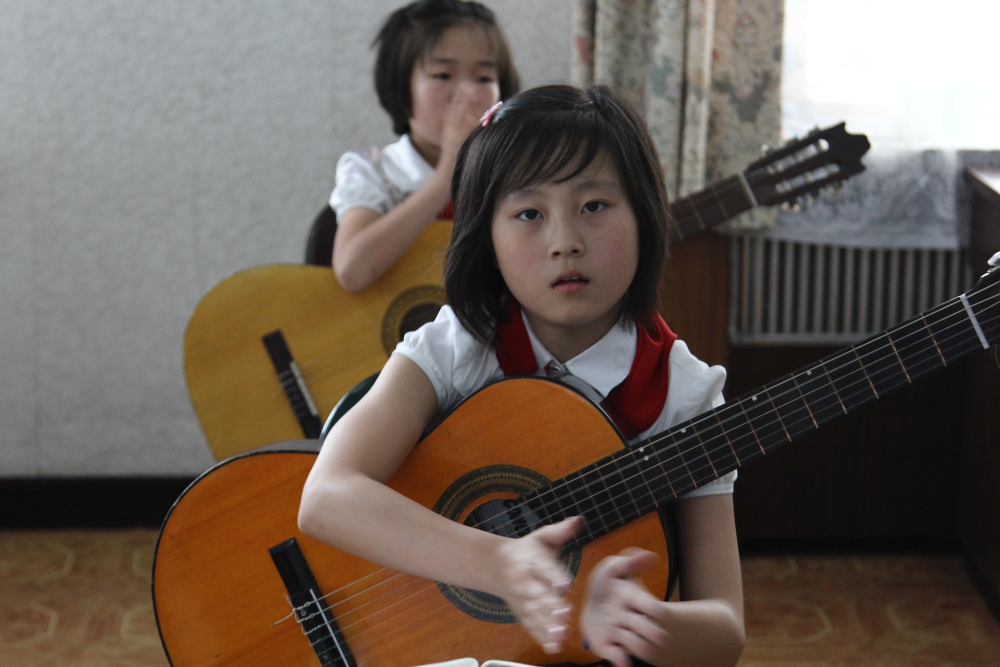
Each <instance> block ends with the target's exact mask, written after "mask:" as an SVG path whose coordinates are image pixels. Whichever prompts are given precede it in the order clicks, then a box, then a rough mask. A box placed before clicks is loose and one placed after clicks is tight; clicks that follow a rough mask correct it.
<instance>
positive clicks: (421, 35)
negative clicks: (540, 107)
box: [372, 0, 520, 135]
mask: <svg viewBox="0 0 1000 667" xmlns="http://www.w3.org/2000/svg"><path fill="white" fill-rule="evenodd" d="M456 25H471V26H477V27H479V28H481V29H482V30H483V32H484V33H485V35H486V38H487V39H488V40H489V42H490V46H491V47H492V49H493V52H494V55H495V57H496V63H497V83H498V84H499V85H500V99H502V100H505V99H507V98H508V97H510V96H511V95H514V94H515V93H516V92H517V91H518V88H519V87H520V80H519V79H518V76H517V70H516V69H515V68H514V61H513V59H512V58H511V56H510V47H509V46H508V45H507V39H506V38H505V37H504V34H503V32H502V31H501V30H500V26H499V25H498V24H497V20H496V16H494V14H493V12H492V11H491V10H490V9H489V8H487V7H484V6H483V5H481V4H479V3H478V2H471V1H463V0H418V1H417V2H412V3H410V4H408V5H406V6H405V7H400V8H399V9H397V10H396V11H394V12H393V13H392V14H390V15H389V18H387V19H386V21H385V23H383V24H382V29H381V30H379V32H378V35H377V36H376V37H375V41H373V42H372V46H373V47H377V49H378V52H377V55H376V57H375V92H377V93H378V99H379V102H380V103H381V104H382V108H383V109H385V110H386V111H387V112H388V113H389V115H390V116H391V117H392V130H393V132H395V133H396V134H400V135H402V134H406V133H407V132H409V131H410V117H411V116H412V115H413V98H412V96H411V94H410V80H411V76H412V75H413V68H414V67H415V66H416V64H417V61H418V60H420V59H422V58H423V57H424V56H425V55H427V52H428V51H430V50H431V49H432V48H434V45H435V44H437V41H438V39H440V38H441V35H442V34H443V33H444V31H445V30H447V29H448V28H451V27H452V26H456Z"/></svg>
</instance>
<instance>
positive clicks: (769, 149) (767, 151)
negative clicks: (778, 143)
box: [760, 144, 774, 155]
mask: <svg viewBox="0 0 1000 667" xmlns="http://www.w3.org/2000/svg"><path fill="white" fill-rule="evenodd" d="M772 152H774V147H773V146H770V145H768V144H764V145H763V146H761V147H760V154H761V155H770V154H771V153H772Z"/></svg>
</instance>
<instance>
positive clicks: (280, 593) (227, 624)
mask: <svg viewBox="0 0 1000 667" xmlns="http://www.w3.org/2000/svg"><path fill="white" fill-rule="evenodd" d="M990 264H991V266H993V267H994V268H993V269H992V270H991V271H990V272H989V273H987V274H986V275H985V276H983V278H982V279H981V280H980V281H979V282H978V283H977V284H976V286H975V287H973V288H972V289H971V290H969V291H968V292H966V293H965V294H961V295H959V296H957V297H954V298H952V299H950V300H948V301H946V302H945V303H943V304H941V305H939V306H937V307H935V308H932V309H931V310H929V311H927V312H925V313H923V314H921V315H918V316H916V317H914V318H911V319H909V320H907V321H906V322H903V323H902V324H899V325H897V326H894V327H892V328H891V329H889V330H887V331H885V332H883V333H881V334H878V335H875V336H873V337H871V338H868V339H867V340H865V341H862V342H861V343H858V344H857V345H853V346H849V347H846V348H844V349H843V350H840V351H838V352H835V353H833V354H831V355H829V356H827V357H825V358H823V359H821V360H819V361H817V362H814V363H812V364H810V365H808V366H806V367H804V368H801V369H799V370H798V371H795V372H793V373H791V374H789V375H786V376H784V377H782V378H779V379H777V380H775V381H773V382H770V383H768V384H766V385H764V386H763V387H760V388H759V389H757V390H755V391H752V392H750V393H747V394H744V395H743V396H740V397H738V398H736V399H733V400H730V401H729V402H727V403H725V404H724V405H722V406H720V407H718V408H715V409H712V410H709V411H708V412H705V413H703V414H701V415H699V416H697V417H695V418H693V419H690V420H688V421H686V422H683V423H681V424H678V425H676V426H674V427H673V428H670V429H668V430H667V431H664V432H663V433H660V434H657V435H655V436H652V437H650V438H648V439H646V440H644V441H642V442H639V443H637V444H635V445H633V446H631V447H628V446H626V445H625V444H624V440H623V438H622V437H621V435H620V434H619V433H618V431H617V430H616V429H615V428H614V426H612V425H611V422H610V420H609V419H608V418H607V417H606V416H605V415H604V413H603V412H601V411H600V409H599V408H598V407H597V406H595V405H594V404H592V403H590V402H589V401H588V400H587V399H586V398H584V397H583V396H581V395H579V394H577V393H575V392H574V391H573V390H572V389H570V388H568V387H566V386H564V385H561V384H557V383H554V382H552V381H547V380H545V379H541V378H514V379H507V380H502V381H500V382H497V383H495V384H492V385H489V386H487V387H485V388H483V389H481V390H480V391H479V392H477V393H475V394H473V395H472V396H470V397H469V398H467V399H466V400H465V401H464V402H463V403H461V404H460V405H459V406H458V407H457V408H456V409H455V410H454V411H453V412H452V413H450V414H449V415H448V416H446V417H445V418H444V420H443V421H441V422H440V423H439V424H438V426H437V427H436V428H434V429H433V430H432V431H430V432H429V433H428V434H427V435H426V436H425V437H424V438H423V439H422V440H421V442H420V443H419V444H418V445H417V446H416V447H415V448H414V450H413V452H412V453H411V454H410V456H409V457H408V458H407V460H406V461H405V462H404V464H403V465H402V467H401V468H400V469H399V470H398V471H397V473H396V474H395V475H394V476H393V478H392V479H391V480H390V481H389V482H388V485H389V486H390V487H391V488H393V489H395V490H397V491H399V492H401V493H403V494H404V495H406V496H407V497H409V498H411V499H412V500H414V501H416V502H418V503H420V504H422V505H424V506H425V507H428V508H430V509H432V510H434V511H436V512H438V513H439V514H442V515H444V516H447V517H449V518H451V519H453V520H455V521H461V522H464V523H466V524H468V525H474V526H477V527H480V528H483V529H487V530H491V531H494V532H497V533H499V534H514V533H520V532H521V531H523V530H524V528H525V526H524V525H522V524H521V523H519V522H518V520H519V519H521V518H523V519H524V520H525V522H526V524H527V529H528V530H529V531H530V530H534V529H535V528H538V527H540V526H542V525H548V524H552V523H556V522H558V521H560V520H562V519H564V518H567V517H569V516H574V515H583V516H584V517H585V518H586V526H585V529H584V530H583V531H582V533H581V534H580V535H578V536H577V537H576V538H574V539H573V540H572V541H571V542H569V543H568V544H567V545H566V547H565V550H564V553H565V556H566V558H567V561H568V562H567V564H568V567H569V569H570V571H571V572H572V573H573V574H574V575H575V576H576V577H577V578H581V577H583V578H585V577H587V576H588V575H589V572H590V570H591V569H592V568H593V567H594V566H595V565H596V564H597V563H598V562H599V561H600V560H601V559H602V558H603V557H605V556H607V555H610V554H613V553H617V552H618V551H620V550H621V548H623V547H624V546H638V547H641V548H644V549H647V550H650V551H654V552H656V553H659V554H660V555H661V556H662V557H663V558H662V559H661V566H660V567H658V568H657V569H655V570H654V571H652V572H650V573H648V574H646V575H643V576H642V579H643V582H644V583H645V585H646V586H647V588H648V589H649V590H650V591H651V592H652V593H654V594H657V595H660V596H664V595H665V594H666V592H667V590H668V582H669V580H670V577H671V576H672V575H673V573H674V568H673V566H672V564H671V560H670V557H671V555H672V553H673V552H672V549H671V547H670V545H669V542H668V539H667V535H666V531H665V530H664V528H663V526H662V524H661V522H660V520H659V513H658V512H657V511H656V510H659V509H661V508H663V507H665V506H667V505H669V504H670V503H672V502H673V501H674V500H676V499H677V498H678V497H680V496H682V495H683V494H684V493H686V492H687V491H689V490H691V489H693V488H697V487H699V486H703V485H704V484H706V483H708V482H710V481H712V480H713V479H716V478H717V477H719V476H721V475H724V474H726V473H728V472H730V471H731V470H734V469H736V468H739V467H742V466H745V465H746V464H747V463H750V462H751V461H753V460H755V459H758V458H760V457H761V456H763V455H765V454H769V453H770V452H771V451H773V450H775V449H776V448H779V447H781V446H782V445H785V444H787V443H789V442H791V441H793V440H795V439H797V438H799V437H801V436H803V435H805V434H807V433H810V432H812V431H814V430H816V429H818V428H820V427H822V426H824V425H826V424H828V423H830V422H832V421H833V420H835V419H837V418H839V417H841V416H844V415H847V414H850V413H852V412H853V411H855V410H857V409H859V408H861V407H862V406H865V405H868V404H869V403H872V402H874V401H875V400H877V399H879V398H881V397H883V396H884V395H886V394H887V393H889V392H891V391H893V390H895V389H898V388H901V387H904V386H906V385H908V384H910V383H912V382H915V381H917V380H919V379H921V378H923V377H924V376H925V375H927V374H929V373H931V372H932V371H934V370H937V369H939V368H943V367H945V366H948V365H950V364H952V363H954V362H955V361H957V360H959V359H961V358H962V357H964V356H965V355H967V354H969V353H971V352H972V351H974V350H976V349H979V348H988V347H990V346H991V345H994V344H996V343H997V341H998V340H1000V270H997V269H996V268H995V267H997V266H998V265H1000V253H998V254H997V255H995V256H994V258H993V259H992V260H991V262H990ZM318 446H319V443H318V442H316V441H299V442H292V443H283V444H281V445H273V446H271V447H265V448H262V449H260V450H257V451H254V452H250V453H246V454H243V455H240V456H237V457H234V458H232V459H229V460H227V461H224V462H223V463H220V464H218V465H216V466H215V467H214V468H212V469H211V470H209V471H208V472H207V473H205V474H204V475H202V476H201V477H200V478H199V479H198V480H197V481H196V482H194V483H193V484H192V485H191V486H190V487H189V488H188V489H187V491H185V493H184V494H183V495H182V496H181V497H180V498H179V499H178V500H177V502H176V503H175V505H174V507H173V508H172V509H171V511H170V513H169V514H168V516H167V519H166V521H165V522H164V525H163V528H162V530H161V532H160V537H159V540H158V542H157V548H156V558H155V562H154V569H153V601H154V605H155V610H156V618H157V623H158V626H159V629H160V637H161V639H162V641H163V646H164V649H165V650H166V652H167V655H168V657H169V658H170V661H171V663H172V664H173V665H174V667H194V666H200V665H220V666H221V665H259V664H282V665H309V664H313V665H314V664H317V662H318V663H319V664H322V665H330V666H333V667H409V666H411V665H420V664H426V663H431V662H438V661H441V660H444V659H449V658H451V657H454V656H471V657H474V658H477V659H479V660H483V659H485V658H494V659H504V660H511V661H517V662H524V663H529V664H545V663H547V662H565V661H573V662H584V663H585V662H592V661H594V660H595V656H593V655H592V654H590V653H588V652H587V651H585V650H583V649H582V648H581V647H582V638H581V637H580V636H579V634H575V635H573V634H571V635H570V637H568V638H567V642H566V646H567V648H566V650H565V651H564V652H563V653H560V654H557V655H546V654H543V653H542V652H541V649H540V648H539V647H538V646H537V645H536V644H535V643H534V641H533V640H532V639H531V638H530V637H529V635H528V634H527V633H526V632H525V631H524V630H523V629H521V627H520V626H519V625H518V624H517V623H513V622H512V621H513V617H512V615H511V614H510V611H509V609H507V607H506V605H504V604H503V602H502V601H501V600H499V599H498V598H494V597H492V596H489V595H484V594H482V593H478V592H476V591H468V590H465V589H460V588H456V587H454V586H448V585H444V584H437V583H434V582H428V581H425V580H422V579H419V578H416V577H411V576H409V575H404V574H401V573H398V572H393V571H391V570H387V569H385V568H380V567H378V566H377V565H374V564H372V563H369V562H367V561H364V560H362V559H359V558H357V557H355V556H351V555H349V554H346V553H344V552H341V551H339V550H337V549H334V548H333V547H330V546H328V545H325V544H323V543H321V542H318V541H316V540H314V539H312V538H309V537H307V536H305V535H303V534H302V533H301V532H299V530H298V528H297V525H296V516H297V513H298V505H299V498H300V494H301V492H302V487H303V484H304V482H305V479H306V476H307V475H308V473H309V470H310V469H311V467H312V464H313V461H314V460H315V456H316V453H317V451H318ZM593 489H598V491H596V492H595V491H594V490H593ZM515 509H516V510H518V511H519V512H518V515H517V516H514V512H513V510H515ZM581 588H582V587H581V586H574V587H573V588H572V589H571V591H570V594H569V596H568V597H569V600H570V602H571V604H573V606H574V608H577V609H579V608H580V607H581V604H580V603H581V598H582V595H583V592H582V591H581V590H580V589H581ZM289 601H290V602H291V604H292V606H293V614H294V617H295V619H296V620H297V622H298V625H297V624H296V623H293V622H291V621H290V620H288V621H286V622H284V623H276V622H277V621H280V620H281V619H282V618H287V617H290V616H291V614H289ZM300 628H301V631H300Z"/></svg>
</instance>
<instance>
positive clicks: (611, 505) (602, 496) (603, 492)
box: [583, 466, 624, 528]
mask: <svg viewBox="0 0 1000 667" xmlns="http://www.w3.org/2000/svg"><path fill="white" fill-rule="evenodd" d="M588 467H589V468H590V469H589V470H588V471H587V472H586V473H585V474H584V475H583V481H584V482H585V483H586V485H587V487H586V488H587V490H588V492H589V493H590V495H591V496H592V497H593V498H594V505H595V506H596V508H597V513H598V514H600V515H601V518H602V521H603V522H604V524H605V525H606V526H608V527H609V528H610V527H611V525H612V524H613V523H614V522H615V521H616V520H617V521H619V522H620V521H621V520H622V515H621V513H620V512H619V511H618V504H617V503H616V502H615V501H614V498H613V495H612V494H611V492H610V491H609V490H608V486H609V485H608V484H607V483H606V482H605V481H604V475H602V474H601V473H600V471H599V470H598V469H597V468H596V467H594V466H588ZM612 510H613V512H612ZM615 517H617V519H616V518H615ZM618 525H624V524H622V523H619V524H618Z"/></svg>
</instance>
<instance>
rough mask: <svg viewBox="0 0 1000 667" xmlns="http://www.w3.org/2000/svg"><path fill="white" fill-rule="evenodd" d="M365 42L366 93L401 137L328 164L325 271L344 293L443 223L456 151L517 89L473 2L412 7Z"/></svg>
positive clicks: (505, 50)
mask: <svg viewBox="0 0 1000 667" xmlns="http://www.w3.org/2000/svg"><path fill="white" fill-rule="evenodd" d="M374 44H375V45H376V46H377V47H378V54H377V57H376V61H375V88H376V91H377V92H378V96H379V101H380V102H381V104H382V107H383V108H384V109H385V110H386V111H387V112H388V113H389V115H390V116H391V117H392V125H393V131H394V132H395V133H396V134H398V135H401V137H400V139H399V141H397V142H395V143H393V144H389V145H388V146H386V147H384V148H381V149H373V150H372V151H369V152H368V153H367V154H360V153H355V152H349V153H345V154H344V155H343V156H342V157H341V158H340V161H339V162H338V163H337V184H336V187H335V188H334V190H333V194H332V195H331V196H330V206H331V207H332V208H333V210H334V211H335V212H336V214H337V223H338V224H337V235H336V239H335V242H334V247H333V269H334V272H335V273H336V275H337V279H338V280H339V281H340V284H341V285H342V286H343V287H344V288H345V289H347V290H349V291H351V292H360V291H361V290H363V289H365V288H366V287H367V286H368V285H370V284H371V283H373V282H375V280H377V279H378V278H379V277H380V276H381V275H382V274H383V273H385V271H386V270H388V269H389V267H391V266H392V265H393V264H394V263H395V262H396V260H398V259H399V258H400V257H401V256H402V255H403V254H404V253H405V252H406V251H407V250H408V249H409V247H410V246H411V245H412V244H413V243H414V241H416V239H417V238H418V237H419V236H420V235H421V233H422V232H423V231H424V229H426V227H427V225H428V224H429V223H431V222H433V221H434V220H437V219H439V218H442V217H448V218H450V217H451V210H450V209H451V205H450V201H451V190H450V188H451V175H452V170H453V169H454V166H455V157H456V155H457V153H458V149H459V146H461V145H462V142H463V141H464V140H465V138H466V137H467V136H468V134H469V132H470V131H471V130H472V128H473V127H475V126H476V123H477V122H478V120H479V118H480V116H482V114H483V112H484V111H486V110H487V109H489V108H490V107H491V106H493V105H494V104H495V103H496V102H498V101H499V100H500V99H504V98H507V97H509V96H511V95H513V94H514V93H516V92H517V89H518V76H517V71H516V70H515V69H514V64H513V62H512V60H511V56H510V49H509V47H508V46H507V40H506V38H505V37H504V35H503V33H502V32H501V31H500V27H499V26H498V25H497V22H496V18H495V16H494V15H493V12H492V11H490V10H489V9H488V8H486V7H484V6H483V5H481V4H479V3H477V2H462V1H460V0H420V1H418V2H413V3H411V4H409V5H406V6H405V7H402V8H400V9H398V10H396V11H395V12H393V13H392V14H391V15H390V16H389V18H388V19H387V20H386V22H385V23H384V24H383V26H382V28H381V30H380V31H379V33H378V36H377V37H376V39H375V42H374Z"/></svg>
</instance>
